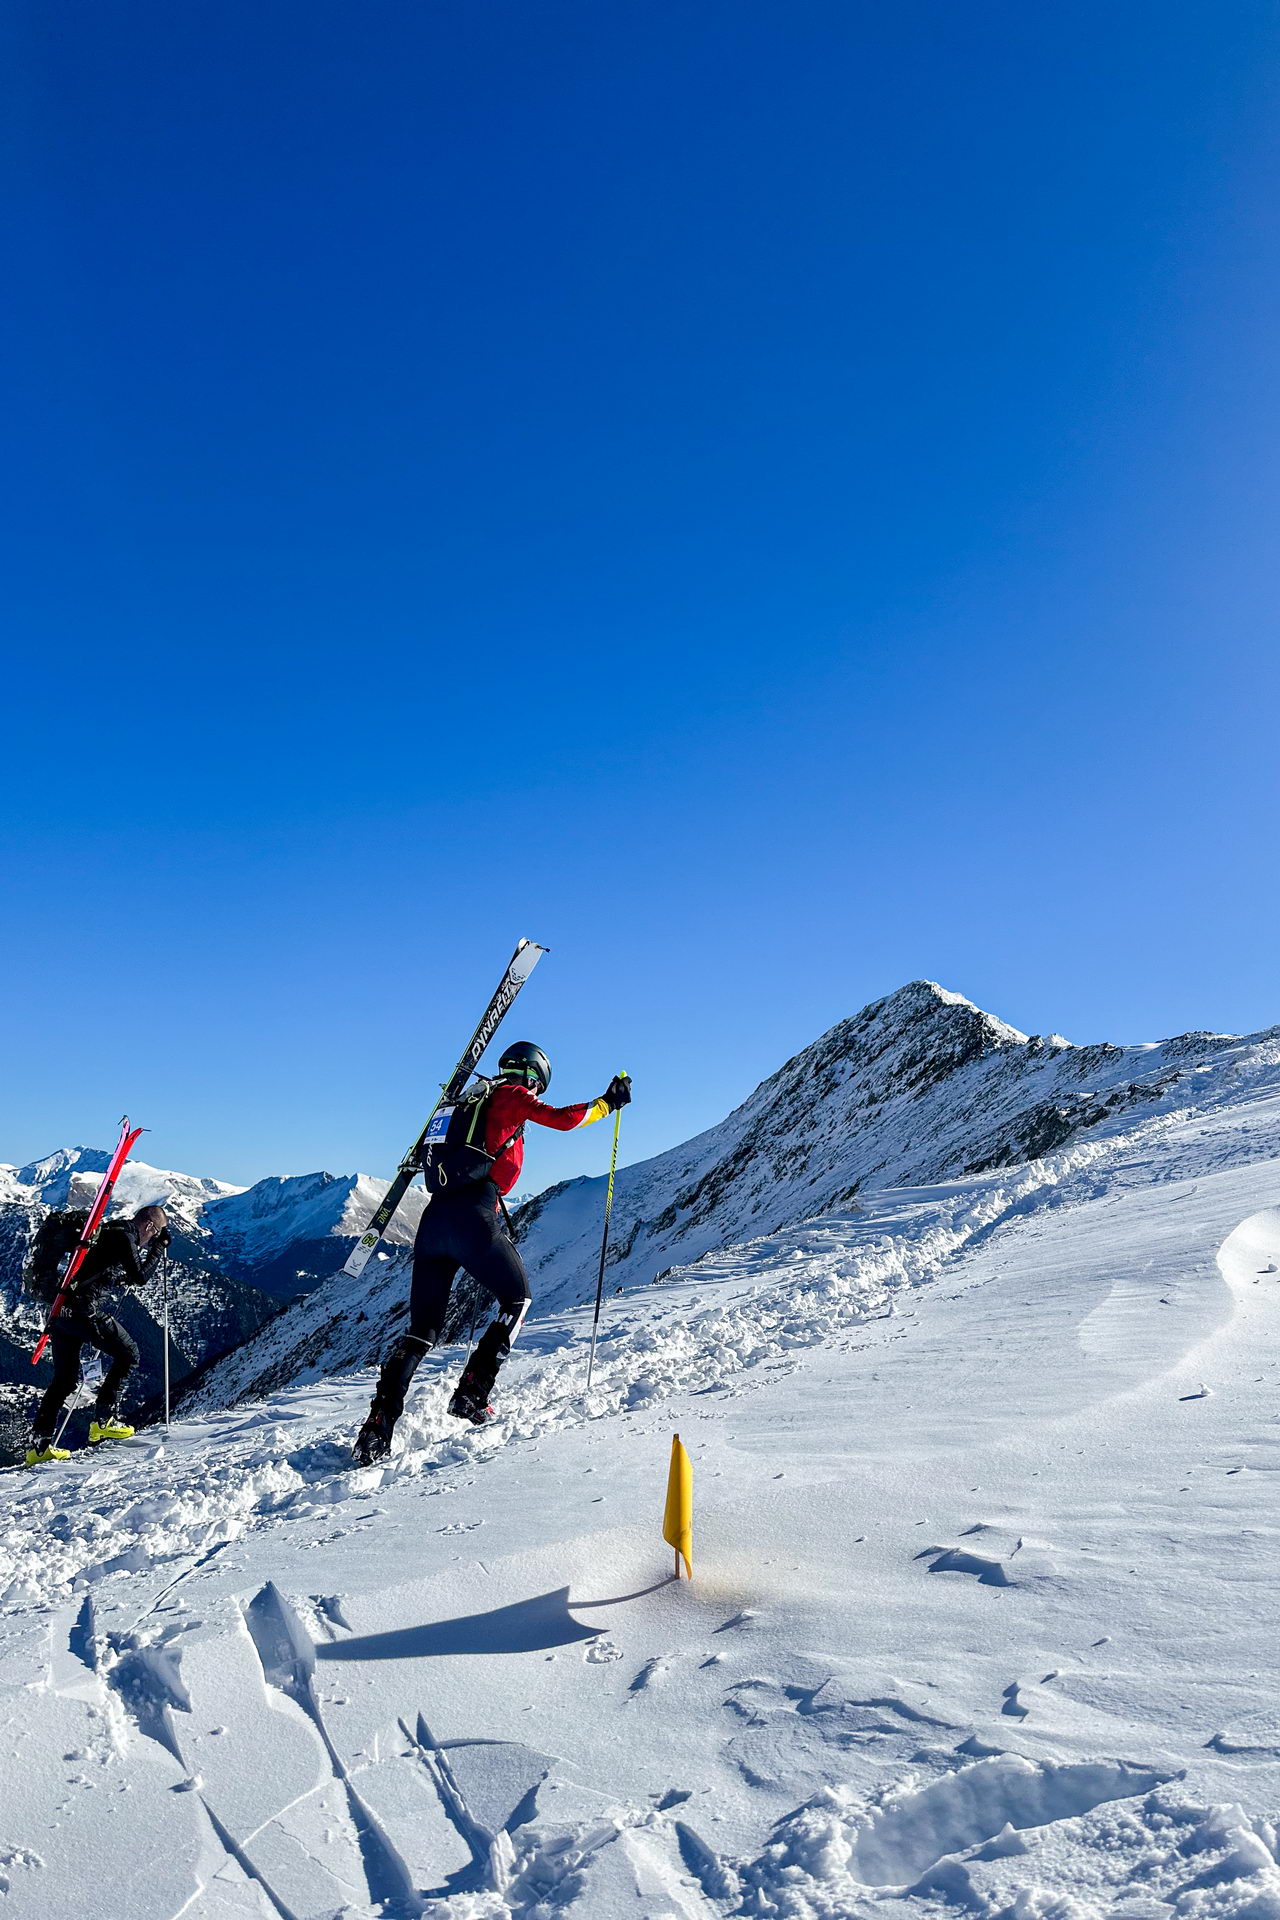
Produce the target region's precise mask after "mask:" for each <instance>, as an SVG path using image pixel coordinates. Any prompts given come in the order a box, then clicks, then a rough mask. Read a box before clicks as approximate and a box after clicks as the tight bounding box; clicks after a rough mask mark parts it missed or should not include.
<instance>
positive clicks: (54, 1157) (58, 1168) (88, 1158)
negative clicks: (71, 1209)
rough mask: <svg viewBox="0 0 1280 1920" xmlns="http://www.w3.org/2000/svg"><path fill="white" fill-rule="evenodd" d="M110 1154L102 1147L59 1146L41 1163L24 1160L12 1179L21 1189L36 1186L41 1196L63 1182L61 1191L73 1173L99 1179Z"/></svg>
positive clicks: (50, 1202)
mask: <svg viewBox="0 0 1280 1920" xmlns="http://www.w3.org/2000/svg"><path fill="white" fill-rule="evenodd" d="M110 1160H111V1155H110V1153H109V1152H107V1151H106V1149H105V1148H103V1147H59V1148H58V1149H57V1150H56V1151H55V1152H54V1153H48V1154H46V1155H45V1157H44V1159H43V1160H31V1161H28V1163H27V1165H26V1166H25V1167H15V1169H14V1176H15V1178H16V1179H17V1181H18V1182H19V1184H20V1185H21V1186H24V1187H38V1188H39V1189H40V1191H41V1194H42V1196H43V1194H44V1193H45V1192H46V1190H51V1189H52V1188H53V1187H54V1186H55V1184H56V1183H58V1182H62V1183H63V1192H64V1195H65V1190H66V1186H67V1184H68V1183H69V1182H70V1180H71V1177H72V1176H73V1175H74V1174H77V1173H93V1174H97V1175H99V1176H101V1175H102V1174H104V1173H105V1172H106V1170H107V1167H108V1165H109V1164H110ZM46 1204H47V1205H49V1206H58V1205H60V1204H61V1202H60V1201H57V1200H50V1201H47V1202H46Z"/></svg>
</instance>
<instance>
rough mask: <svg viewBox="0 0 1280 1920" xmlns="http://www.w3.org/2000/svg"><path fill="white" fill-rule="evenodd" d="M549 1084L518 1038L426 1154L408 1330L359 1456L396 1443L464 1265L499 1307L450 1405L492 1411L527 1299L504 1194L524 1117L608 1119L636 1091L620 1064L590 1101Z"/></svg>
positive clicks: (383, 1378)
mask: <svg viewBox="0 0 1280 1920" xmlns="http://www.w3.org/2000/svg"><path fill="white" fill-rule="evenodd" d="M550 1084H551V1063H550V1061H549V1060H548V1059H547V1056H546V1054H545V1053H544V1052H543V1051H542V1049H541V1047H535V1046H534V1045H533V1043H532V1041H529V1040H518V1041H517V1042H516V1044H515V1045H514V1046H512V1047H508V1048H507V1051H506V1052H505V1053H504V1054H503V1056H502V1058H501V1060H500V1061H499V1062H498V1075H497V1078H496V1080H493V1081H491V1082H490V1083H488V1085H487V1086H482V1088H481V1091H480V1097H479V1098H478V1099H475V1100H471V1101H468V1100H465V1099H464V1100H463V1101H461V1102H460V1103H459V1104H458V1106H457V1107H456V1108H454V1109H453V1110H452V1117H451V1118H449V1120H448V1130H447V1132H446V1133H445V1134H444V1135H443V1137H442V1138H439V1139H438V1143H437V1142H435V1141H433V1143H432V1147H433V1151H432V1154H431V1157H430V1160H429V1161H428V1162H427V1179H428V1185H429V1188H430V1190H431V1195H432V1197H431V1200H430V1203H429V1204H428V1206H427V1209H426V1211H425V1213H424V1214H423V1216H422V1219H421V1221H420V1222H419V1225H418V1232H417V1236H416V1238H415V1240H414V1243H413V1282H412V1286H411V1289H410V1293H409V1331H408V1332H407V1333H406V1334H402V1335H401V1337H400V1339H399V1340H397V1341H396V1343H395V1345H394V1347H392V1349H391V1351H390V1353H389V1354H388V1355H387V1357H386V1359H385V1360H384V1362H383V1364H382V1372H381V1373H380V1374H379V1376H378V1386H377V1391H376V1392H375V1394H374V1396H373V1404H372V1405H371V1406H370V1408H369V1414H368V1418H367V1419H366V1420H365V1423H364V1425H363V1426H362V1427H361V1429H360V1432H359V1433H358V1435H357V1436H356V1443H355V1459H356V1461H357V1463H358V1464H359V1465H361V1466H368V1465H369V1463H370V1462H371V1461H373V1460H380V1459H381V1458H382V1457H383V1455H384V1454H386V1453H389V1452H390V1450H391V1435H392V1433H393V1431H394V1429H395V1424H396V1421H397V1420H398V1419H399V1418H400V1415H401V1414H402V1413H403V1411H404V1397H405V1393H406V1392H407V1390H408V1387H409V1382H410V1381H411V1380H412V1379H413V1376H414V1373H415V1371H416V1370H417V1367H418V1364H419V1362H420V1361H421V1359H422V1356H423V1354H425V1353H430V1351H431V1349H432V1347H434V1346H436V1345H437V1344H438V1342H439V1340H440V1337H441V1335H442V1334H443V1332H444V1322H445V1314H446V1312H447V1311H448V1306H449V1294H450V1291H451V1289H452V1287H453V1280H454V1275H455V1274H456V1273H457V1271H458V1268H459V1267H462V1268H464V1269H465V1270H466V1272H467V1273H469V1274H470V1275H471V1277H472V1279H473V1280H478V1281H479V1283H480V1285H481V1286H482V1287H484V1288H486V1289H487V1291H488V1292H490V1293H491V1294H492V1295H493V1297H494V1299H495V1300H496V1301H497V1303H498V1316H497V1318H496V1319H495V1320H494V1321H493V1323H492V1325H491V1326H489V1327H487V1328H486V1330H485V1332H484V1333H483V1334H482V1335H481V1337H480V1341H479V1344H478V1345H477V1347H476V1350H475V1352H474V1353H473V1354H472V1355H471V1358H470V1359H469V1360H468V1361H467V1364H466V1366H465V1367H464V1368H463V1372H462V1378H461V1380H460V1381H459V1382H458V1388H457V1392H456V1393H455V1394H454V1396H453V1398H452V1400H450V1402H449V1411H450V1413H452V1414H455V1415H456V1416H457V1417H458V1418H459V1419H460V1420H470V1421H471V1422H472V1424H473V1425H474V1426H477V1427H479V1426H483V1425H484V1423H485V1422H486V1421H487V1420H489V1419H491V1418H492V1415H493V1409H492V1407H491V1406H490V1405H489V1395H490V1394H491V1393H492V1392H493V1388H494V1384H495V1382H496V1380H497V1378H498V1370H499V1368H500V1367H501V1366H502V1364H503V1362H504V1361H505V1359H506V1357H507V1355H508V1353H510V1351H511V1343H512V1341H513V1340H514V1339H515V1337H516V1335H517V1334H518V1333H519V1331H520V1324H521V1322H522V1321H523V1319H524V1316H525V1314H526V1313H527V1312H528V1308H529V1282H528V1280H527V1279H526V1277H525V1271H524V1262H523V1260H522V1259H521V1258H520V1255H519V1253H518V1252H517V1250H516V1247H515V1243H514V1241H513V1240H512V1239H511V1237H510V1235H509V1233H508V1232H507V1231H506V1225H505V1217H506V1210H505V1208H503V1207H502V1205H501V1198H500V1196H501V1195H503V1194H505V1193H510V1191H511V1189H512V1188H513V1187H514V1186H515V1184H516V1181H517V1180H518V1179H519V1178H520V1168H521V1166H522V1165H523V1163H524V1129H525V1124H526V1122H528V1121H530V1120H532V1121H533V1122H534V1124H535V1125H536V1126H539V1127H555V1128H557V1129H558V1130H559V1131H560V1132H561V1133H569V1132H571V1131H572V1130H573V1129H574V1128H575V1127H587V1126H590V1125H591V1123H592V1121H593V1120H603V1118H604V1117H605V1115H606V1114H608V1113H613V1112H615V1111H616V1109H617V1108H619V1107H625V1106H626V1105H627V1103H628V1101H629V1100H630V1099H631V1082H630V1080H629V1079H628V1078H627V1076H626V1075H625V1074H616V1075H615V1076H614V1078H613V1079H612V1080H611V1081H610V1082H609V1085H608V1086H607V1087H606V1089H605V1091H604V1092H603V1093H602V1094H601V1096H600V1098H599V1099H598V1100H590V1101H587V1102H586V1103H585V1104H584V1105H582V1106H574V1107H549V1106H546V1105H544V1104H543V1101H542V1099H541V1095H542V1094H544V1093H545V1092H546V1090H547V1088H548V1087H549V1086H550ZM441 1117H442V1119H443V1118H444V1116H443V1115H442V1116H441Z"/></svg>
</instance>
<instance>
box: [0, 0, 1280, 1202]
mask: <svg viewBox="0 0 1280 1920" xmlns="http://www.w3.org/2000/svg"><path fill="white" fill-rule="evenodd" d="M0 34H2V35H3V41H4V44H3V48H2V49H0V51H2V52H3V60H2V61H0V66H2V67H3V71H4V75H5V78H4V80H3V83H2V84H3V87H4V91H5V98H4V102H3V105H4V113H3V122H4V132H3V135H0V138H2V139H3V143H4V144H3V154H4V168H5V175H6V194H5V201H6V205H7V212H6V215H5V218H6V223H7V236H6V240H7V244H6V256H7V258H8V260H9V262H10V264H11V267H12V268H14V269H16V275H17V285H18V290H19V297H18V299H17V300H16V302H14V301H9V302H6V310H5V313H4V314H3V316H0V327H2V328H3V342H2V344H3V350H4V359H5V365H6V367H7V369H8V370H9V373H10V376H11V380H10V383H9V384H10V388H11V391H10V395H9V398H8V400H7V402H6V411H7V413H8V415H9V425H10V429H11V432H10V446H11V455H10V459H9V461H8V462H7V463H6V466H7V477H6V481H5V487H6V495H7V498H6V502H5V507H4V512H3V516H0V518H2V523H3V524H2V526H0V540H2V541H3V544H4V548H5V552H4V568H5V577H6V581H7V588H6V596H5V598H6V602H7V606H8V612H7V615H6V625H7V628H8V645H7V646H6V649H5V652H6V666H5V685H6V690H7V692H8V695H9V698H8V700H7V702H6V708H7V724H6V726H5V729H4V742H5V751H4V756H3V769H2V772H0V782H2V797H3V803H4V804H3V821H2V826H0V832H2V833H3V872H4V879H5V886H4V897H5V903H6V922H7V927H6V937H5V938H4V941H3V943H2V945H0V991H2V992H3V999H4V1004H5V1006H6V1008H7V1009H8V1018H7V1019H6V1021H5V1026H4V1032H5V1041H4V1054H5V1056H6V1058H5V1066H6V1072H5V1076H4V1077H5V1082H6V1085H5V1090H4V1092H5V1097H4V1099H3V1102H2V1104H0V1112H2V1115H3V1125H2V1126H0V1158H7V1159H10V1160H17V1161H21V1160H23V1159H26V1158H29V1157H31V1156H33V1155H35V1154H37V1153H40V1152H45V1151H48V1150H49V1149H50V1148H52V1147H53V1146H54V1145H56V1144H59V1143H63V1142H72V1141H91V1142H105V1141H107V1140H108V1139H109V1138H110V1137H111V1136H112V1135H113V1134H114V1126H115V1121H116V1118H117V1116H118V1114H119V1113H120V1111H121V1109H122V1108H124V1107H128V1109H129V1110H130V1112H131V1113H133V1114H134V1115H135V1116H136V1117H137V1118H138V1119H141V1120H143V1121H145V1122H146V1123H147V1124H148V1125H149V1126H150V1127H151V1129H152V1133H151V1136H150V1138H149V1140H148V1141H147V1143H146V1152H147V1155H148V1157H150V1158H152V1159H154V1160H156V1161H158V1162H159V1163H160V1164H162V1165H170V1166H181V1167H183V1168H186V1169H189V1170H191V1171H194V1172H207V1173H213V1174H217V1175H219V1176H221V1177H223V1178H228V1179H237V1180H250V1179H253V1178H256V1177H258V1176H260V1175H261V1174H264V1173H267V1172H296V1171H303V1170H306V1169H309V1168H312V1167H316V1166H327V1167H330V1168H333V1169H335V1170H347V1169H354V1168H357V1167H358V1168H360V1169H363V1170H368V1171H371V1172H383V1173H389V1172H390V1170H391V1167H392V1166H393V1164H394V1162H395V1160H396V1158H397V1157H398V1154H399V1152H400V1150H401V1149H402V1147H403V1146H404V1144H405V1143H406V1140H407V1138H408V1137H409V1136H410V1135H411V1134H412V1133H413V1132H414V1130H415V1129H416V1127H417V1125H418V1123H419V1121H420V1120H421V1118H422V1116H423V1114H424V1112H425V1109H426V1105H428V1104H429V1092H430V1088H431V1085H432V1083H433V1081H435V1080H438V1079H439V1078H440V1076H441V1075H442V1074H443V1073H444V1072H445V1070H446V1069H447V1067H448V1065H449V1064H451V1059H452V1056H453V1055H454V1054H456V1052H457V1050H458V1047H459V1045H460V1044H461V1041H462V1039H463V1038H465V1034H466V1032H467V1031H468V1030H469V1027H470V1025H471V1024H472V1022H473V1020H474V1018H475V1016H476V1013H477V1012H478V1009H479V1006H480V1005H482V1004H483V1001H484V998H485V996H486V995H487V993H488V992H489V989H490V987H491V985H492V983H493V980H494V978H495V977H496V975H497V973H498V971H499V970H500V967H501V965H502V963H503V961H504V960H505V958H506V955H507V954H508V952H509V951H510V949H511V947H512V945H513V944H514V941H515V939H516V937H517V936H518V935H520V934H528V935H531V936H533V937H535V938H537V939H539V940H540V941H542V942H543V943H545V944H546V945H548V946H549V947H551V948H552V950H553V952H552V957H551V958H550V959H549V960H547V961H546V962H544V964H543V966H542V967H541V968H540V969H539V972H538V973H537V974H536V975H535V976H534V979H533V981H532V983H531V984H530V986H529V988H528V990H527V994H526V997H525V1000H524V1001H523V1002H522V1004H521V1009H520V1012H519V1014H518V1015H517V1016H515V1018H514V1024H513V1027H512V1029H511V1034H510V1037H512V1038H516V1037H523V1036H524V1035H528V1036H530V1037H533V1038H536V1039H538V1040H539V1041H540V1042H541V1043H542V1044H543V1045H544V1046H546V1047H547V1049H548V1051H549V1052H550V1053H551V1055H552V1057H553V1059H554V1061H555V1064H556V1080H555V1088H554V1092H555V1093H557V1094H559V1095H561V1096H563V1097H565V1098H573V1097H577V1096H579V1095H582V1096H585V1095H589V1094H592V1093H594V1092H595V1091H597V1090H598V1088H599V1087H600V1086H601V1085H603V1083H604V1081H605V1080H606V1079H607V1078H608V1076H609V1074H610V1073H611V1072H612V1071H613V1070H614V1068H615V1067H617V1066H620V1065H622V1066H626V1067H628V1068H630V1069H631V1070H632V1072H633V1073H634V1075H635V1079H636V1084H637V1099H636V1104H635V1106H634V1107H633V1109H632V1110H631V1112H630V1114H629V1115H628V1118H627V1122H626V1126H625V1129H624V1136H623V1137H624V1152H625V1153H626V1157H629V1158H635V1157H637V1156H639V1155H641V1154H644V1153H649V1152H653V1151H655V1150H657V1149H659V1148H660V1147H663V1146H666V1145H669V1144H672V1143H674V1142H675V1141H677V1140H679V1139H681V1138H683V1137H684V1136H685V1135H687V1134H688V1133H690V1132H692V1131H694V1130H695V1129H697V1128H699V1127H701V1126H704V1125H707V1124H710V1123H711V1122H713V1121H715V1120H716V1119H718V1118H719V1117H720V1116H721V1115H722V1114H723V1113H724V1112H725V1111H727V1110H728V1108H729V1107H731V1106H732V1105H733V1104H734V1103H736V1101H737V1100H739V1099H740V1098H741V1097H743V1096H744V1095H745V1094H746V1093H747V1092H748V1091H749V1090H750V1089H751V1087H752V1086H754V1085H755V1084H756V1082H757V1081H758V1080H760V1079H761V1078H763V1077H764V1076H765V1075H766V1074H768V1073H770V1072H771V1071H772V1070H773V1069H774V1068H775V1067H776V1066H777V1065H779V1064H780V1062H781V1061H782V1060H783V1059H784V1058H785V1057H786V1056H787V1055H788V1054H790V1053H791V1052H794V1051H795V1050H796V1049H797V1048H798V1047H800V1046H803V1045H804V1044H806V1043H807V1042H808V1041H809V1040H811V1039H812V1038H814V1037H815V1036H816V1035H817V1034H818V1033H819V1032H820V1031H821V1030H823V1029H824V1028H825V1027H827V1026H829V1025H830V1024H831V1023H832V1022H833V1021H835V1020H837V1019H839V1018H841V1017H842V1016H843V1015H845V1014H848V1013H851V1012H853V1011H855V1010H856V1009H857V1008H859V1007H860V1006H861V1005H863V1004H864V1003H865V1002H866V1001H868V1000H870V999H873V998H875V997H877V996H878V995H880V994H883V993H885V992H888V991H891V990H892V989H893V988H894V987H896V986H898V985H900V984H901V983H902V982H903V981H905V980H908V979H911V978H914V977H917V976H920V975H925V976H928V977H931V978H935V979H939V980H941V981H942V982H943V983H944V984H945V985H947V986H949V987H951V988H953V989H956V990H958V991H961V992H964V993H967V994H969V995H970V996H971V997H972V998H973V999H975V1000H977V1001H979V1002H980V1003H981V1004H983V1005H985V1006H988V1007H989V1008H991V1009H992V1010H993V1011H994V1012H997V1013H999V1014H1001V1015H1002V1016H1003V1017H1005V1018H1007V1019H1009V1020H1011V1021H1013V1022H1014V1023H1016V1024H1017V1025H1019V1026H1021V1027H1023V1028H1024V1029H1026V1030H1028V1031H1048V1030H1051V1029H1055V1028H1056V1029H1059V1030H1061V1031H1063V1032H1065V1033H1067V1034H1068V1035H1069V1036H1071V1037H1072V1038H1077V1039H1082V1040H1094V1039H1100V1038H1112V1039H1148V1038H1156V1037H1159V1036H1161V1035H1164V1034H1166V1033H1171V1032H1177V1031H1180V1030H1182V1029H1184V1028H1187V1027H1192V1026H1199V1027H1213V1028H1220V1029H1231V1030H1251V1029H1253V1028H1257V1027H1260V1026H1264V1025H1269V1024H1272V1023H1273V1022H1275V1021H1277V1020H1280V988H1278V987H1277V985H1276V968H1275V955H1276V951H1277V935H1278V934H1280V924H1278V920H1280V916H1278V914H1277V905H1276V889H1275V887H1274V883H1273V874H1274V869H1275V842H1276V825H1277V822H1276V791H1277V773H1276V769H1277V766H1278V765H1280V753H1278V752H1277V749H1276V746H1275V743H1274V740H1273V737H1272V736H1273V732H1274V717H1275V714H1276V711H1277V694H1278V693H1280V686H1278V684H1277V683H1278V680H1280V673H1278V670H1277V653H1276V644H1275V629H1276V605H1277V592H1276V526H1277V521H1278V510H1280V485H1278V479H1280V475H1278V469H1277V452H1276V449H1277V445H1278V444H1280V441H1278V437H1277V428H1278V427H1280V417H1278V416H1280V405H1278V404H1277V401H1278V395H1277V378H1276V372H1275V340H1276V337H1277V331H1278V322H1280V314H1278V312H1277V307H1278V305H1280V299H1278V296H1280V253H1278V248H1277V228H1276V220H1275V204H1276V192H1277V174H1278V167H1277V162H1278V160H1280V134H1278V132H1277V127H1278V125H1280V122H1278V121H1277V116H1276V105H1277V78H1278V76H1280V20H1277V16H1276V14H1275V11H1274V9H1273V8H1272V7H1270V6H1269V5H1262V4H1257V5H1254V4H1232V5H1229V6H1226V7H1223V6H1221V5H1218V4H1214V5H1209V4H1189V5H1184V6H1180V7H1177V8H1170V7H1168V6H1166V5H1163V4H1159V5H1157V4H1154V3H1153V4H1147V3H1146V0H1135V4H1130V5H1126V6H1125V7H1123V8H1116V7H1114V6H1112V5H1102V4H1096V5H1095V4H1068V5H1065V6H1062V7H1057V8H1028V7H1026V6H1025V5H1021V4H977V5H975V6H971V7H965V8H957V7H955V6H954V5H951V4H949V3H947V0H934V3H930V4H914V5H907V6H903V7H894V8H885V7H872V6H869V5H862V4H850V0H841V3H840V4H831V5H827V4H806V3H805V0H798V3H797V0H787V4H785V5H783V4H754V3H752V0H732V3H730V0H710V3H709V4H705V5H701V6H698V7H696V8H689V7H687V6H676V5H670V4H662V3H659V4H655V3H654V0H648V3H647V4H645V5H643V6H640V5H627V6H622V5H617V4H611V3H608V0H606V3H605V4H597V3H596V0H593V3H592V4H590V5H588V4H586V3H585V0H579V3H577V4H556V3H554V0H552V3H550V4H541V5H539V6H537V7H530V6H528V5H524V4H521V5H517V4H514V3H513V0H493V4H491V5H488V6H486V7H484V8H477V7H473V6H469V5H461V4H452V0H449V3H448V4H439V5H434V4H433V5H431V6H423V5H421V4H420V3H419V0H389V3H386V4H375V5H373V6H370V7H362V8H355V7H351V6H346V5H344V6H337V5H333V4H326V3H325V0H319V3H317V0H307V4H305V5H303V4H295V3H294V0H273V4H271V5H270V6H266V7H263V6H260V5H252V6H251V5H249V4H247V0H218V4H212V0H201V3H196V4H192V5H189V6H183V7H180V8H175V7H172V6H171V5H162V4H159V0H156V3H155V4H150V3H149V4H145V5H143V4H136V3H134V0H121V3H120V4H119V5H116V6H113V7H111V8H109V9H99V8H94V7H90V6H84V5H81V6H73V7H70V8H52V9H51V8H49V7H47V6H44V5H42V4H40V0H15V4H14V5H12V6H11V7H10V8H9V9H8V10H7V11H6V15H5V20H4V23H3V27H2V28H0ZM11 277H12V276H11ZM603 1133H604V1130H603V1129H595V1130H593V1132H592V1133H589V1134H587V1135H585V1136H583V1137H582V1139H581V1140H572V1141H565V1140H563V1139H548V1140H546V1141H545V1142H543V1141H539V1142H538V1143H537V1144H536V1147H535V1151H534V1152H533V1154H532V1155H531V1160H530V1173H531V1179H530V1182H529V1184H530V1185H531V1186H536V1185H539V1184H545V1182H546V1181H548V1180H551V1179H555V1178H557V1177H560V1176H561V1175H562V1174H568V1173H573V1172H580V1171H593V1170H595V1169H596V1168H597V1167H598V1165H599V1164H600V1163H601V1161H602V1158H603V1155H604V1154H605V1152H606V1151H607V1142H605V1141H604V1140H603V1138H602V1136H603Z"/></svg>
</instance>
